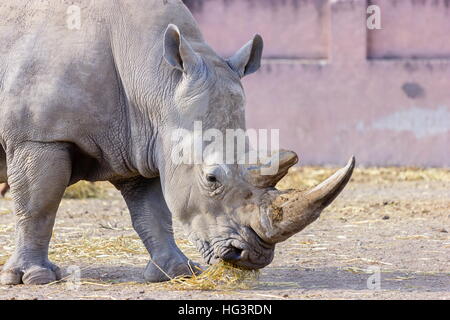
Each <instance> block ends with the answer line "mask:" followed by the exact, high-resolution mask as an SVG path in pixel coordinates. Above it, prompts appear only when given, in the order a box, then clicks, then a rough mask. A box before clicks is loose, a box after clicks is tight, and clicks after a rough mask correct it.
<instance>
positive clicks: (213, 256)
mask: <svg viewBox="0 0 450 320" xmlns="http://www.w3.org/2000/svg"><path fill="white" fill-rule="evenodd" d="M194 243H195V244H196V246H197V249H198V250H199V251H200V253H201V255H202V256H203V259H204V260H205V262H206V263H207V264H209V265H213V264H217V263H219V262H220V261H225V262H228V263H231V264H233V265H236V266H238V267H241V268H245V269H261V268H264V267H265V266H267V265H268V264H270V263H271V262H272V260H273V256H274V249H275V245H273V244H269V243H266V242H265V241H264V240H262V239H261V238H260V237H259V236H258V235H257V234H256V232H254V231H253V230H252V229H251V228H249V227H243V228H242V229H241V230H240V232H239V235H238V234H237V233H236V234H233V236H232V239H215V240H213V241H211V242H209V241H202V240H197V241H195V242H194Z"/></svg>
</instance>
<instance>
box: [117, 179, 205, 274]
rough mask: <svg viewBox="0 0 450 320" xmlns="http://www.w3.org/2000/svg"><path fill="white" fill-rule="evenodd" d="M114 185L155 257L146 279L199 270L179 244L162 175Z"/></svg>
mask: <svg viewBox="0 0 450 320" xmlns="http://www.w3.org/2000/svg"><path fill="white" fill-rule="evenodd" d="M114 185H115V186H116V187H117V189H119V190H120V191H121V193H122V195H123V197H124V199H125V201H126V203H127V206H128V209H129V210H130V214H131V220H132V223H133V227H134V229H135V230H136V232H137V233H138V234H139V237H140V238H141V239H142V241H143V242H144V245H145V247H146V248H147V251H148V252H149V254H150V257H151V260H150V262H149V263H148V265H147V267H146V269H145V272H144V278H145V280H147V281H150V282H161V281H167V280H169V279H170V278H175V277H178V276H191V275H192V273H193V272H197V271H198V267H197V265H196V264H195V263H193V262H192V261H190V260H189V259H188V258H187V257H186V256H185V255H184V254H183V253H182V252H181V250H180V249H179V248H178V246H177V245H176V243H175V240H174V236H173V229H172V214H171V212H170V210H169V208H168V207H167V205H166V201H165V200H164V196H163V193H162V190H161V183H160V180H159V178H155V179H144V178H135V179H132V180H128V181H126V182H120V183H114Z"/></svg>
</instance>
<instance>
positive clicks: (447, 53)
mask: <svg viewBox="0 0 450 320" xmlns="http://www.w3.org/2000/svg"><path fill="white" fill-rule="evenodd" d="M185 2H186V3H187V4H188V6H189V7H190V8H191V10H192V11H193V13H194V15H195V16H196V18H197V20H198V22H199V24H200V26H201V29H202V30H203V32H204V34H205V37H206V39H207V41H208V42H209V43H210V44H211V45H212V46H213V47H214V48H215V49H216V50H217V51H218V52H219V53H221V54H223V55H224V56H228V55H230V54H231V53H233V52H234V51H235V50H237V49H238V48H239V47H241V46H242V45H243V44H244V43H246V42H247V41H248V40H249V39H250V38H251V37H252V35H253V34H255V33H259V34H261V35H262V36H263V37H264V39H265V44H266V49H265V60H264V64H263V67H262V68H261V70H260V71H259V72H258V73H257V74H256V75H253V76H250V77H248V78H246V79H245V80H244V85H245V87H246V91H247V97H248V107H247V110H248V111H247V116H248V126H249V128H277V129H281V132H280V135H281V145H282V146H283V147H286V148H292V149H294V150H296V151H297V152H298V153H299V155H300V158H301V159H302V160H301V161H302V163H303V164H342V163H343V162H345V161H346V160H347V159H348V158H349V156H350V155H351V154H355V155H356V157H357V159H358V162H359V163H360V164H365V165H412V166H445V167H450V1H448V0H420V1H418V0H372V1H366V0H333V1H327V0H185ZM370 4H376V5H379V6H380V8H381V18H382V28H383V29H382V30H373V31H370V30H368V29H367V28H366V19H367V13H366V9H367V6H368V5H370Z"/></svg>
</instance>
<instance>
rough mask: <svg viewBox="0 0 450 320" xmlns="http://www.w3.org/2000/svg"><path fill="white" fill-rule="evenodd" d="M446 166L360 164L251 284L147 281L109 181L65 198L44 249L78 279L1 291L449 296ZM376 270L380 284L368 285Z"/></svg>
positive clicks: (2, 214) (126, 295)
mask: <svg viewBox="0 0 450 320" xmlns="http://www.w3.org/2000/svg"><path fill="white" fill-rule="evenodd" d="M328 171H330V170H328V169H320V168H313V169H310V170H309V171H308V172H306V171H296V172H294V173H293V174H291V176H290V179H291V180H292V179H294V180H295V179H301V177H302V174H303V175H305V181H312V182H311V184H313V183H314V182H315V178H317V177H319V176H321V175H322V174H328V173H329V172H328ZM449 173H450V171H449V170H444V171H439V170H438V171H432V172H431V173H430V172H429V171H428V172H426V174H422V172H419V171H418V172H415V173H414V175H413V176H410V175H408V174H406V175H405V174H398V172H397V173H396V174H394V175H391V174H390V172H389V170H386V171H382V172H381V173H380V171H376V172H375V173H373V172H371V171H364V170H360V172H359V173H357V175H356V177H355V179H353V180H352V182H351V183H350V184H349V186H348V188H347V189H346V190H345V191H344V192H343V194H342V195H341V196H340V197H339V198H338V199H337V200H336V201H335V203H334V204H333V205H332V206H331V207H330V208H328V209H327V210H326V211H325V212H324V213H323V214H322V217H321V218H320V219H319V220H318V221H316V222H315V223H314V224H312V225H311V226H309V227H308V228H307V229H305V230H303V231H302V232H301V233H299V234H297V235H296V236H294V237H292V238H291V239H289V240H288V241H286V242H284V243H282V244H279V245H278V246H277V250H276V256H275V259H274V261H273V263H272V264H271V265H270V266H268V267H266V268H265V269H263V270H262V271H261V274H260V279H259V282H257V283H254V284H253V285H252V286H251V287H250V288H248V289H219V290H212V291H200V290H186V288H185V287H180V286H177V285H174V284H146V283H144V282H143V279H142V272H143V269H144V267H145V265H146V263H147V261H148V256H147V254H146V252H145V250H144V248H143V246H142V244H141V242H140V240H139V239H138V238H137V236H136V234H135V232H134V231H133V230H132V228H131V223H130V218H129V215H128V212H127V209H126V206H125V204H124V202H123V201H122V199H121V198H120V195H119V194H118V193H117V192H115V190H113V189H108V190H107V195H106V196H104V197H102V199H87V200H67V199H65V200H63V203H62V205H61V208H60V211H59V213H58V218H57V224H56V227H55V231H54V237H53V240H52V244H51V249H50V257H51V259H52V260H53V261H54V262H56V263H57V264H58V265H59V266H60V267H61V268H62V270H63V271H64V272H65V273H66V274H67V272H68V271H70V270H77V269H76V268H79V270H80V274H81V282H80V283H79V285H73V283H72V281H62V282H60V283H56V284H50V285H46V286H35V287H33V286H23V285H22V286H0V299H450V263H449V262H450V236H449V232H450V179H449V176H450V174H449ZM295 175H296V176H295ZM297 176H298V177H299V178H298V177H297ZM306 176H307V177H306ZM380 177H381V178H380ZM386 177H387V178H386ZM307 178H308V179H309V180H307ZM288 180H289V178H288ZM11 211H12V202H11V201H10V200H8V199H6V200H0V265H1V264H3V263H4V261H5V259H6V258H7V256H8V254H9V253H10V252H11V250H12V246H13V244H12V240H13V233H14V215H13V214H12V213H11ZM175 231H176V237H177V242H178V243H179V245H180V247H181V248H182V249H183V251H184V252H185V253H186V254H187V255H188V256H190V257H191V258H193V259H194V260H196V261H201V259H200V257H199V256H198V254H197V253H196V251H195V249H194V248H193V247H192V246H191V245H190V244H189V243H187V241H185V240H184V238H183V233H182V232H181V230H180V228H179V226H178V225H177V224H176V223H175ZM377 270H378V271H379V272H380V273H379V279H380V282H379V284H380V286H379V288H376V286H375V288H374V287H373V286H372V287H371V288H369V287H370V286H369V287H368V284H367V283H368V280H369V279H374V278H375V279H376V277H377V273H376V272H377ZM374 272H375V274H374ZM77 284H78V283H77Z"/></svg>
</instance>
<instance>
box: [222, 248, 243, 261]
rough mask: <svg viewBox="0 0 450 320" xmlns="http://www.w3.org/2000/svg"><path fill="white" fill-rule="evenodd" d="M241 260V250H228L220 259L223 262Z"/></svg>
mask: <svg viewBox="0 0 450 320" xmlns="http://www.w3.org/2000/svg"><path fill="white" fill-rule="evenodd" d="M241 258H242V249H238V248H229V249H228V250H227V251H226V252H225V253H224V254H223V255H222V259H223V260H225V261H229V262H233V261H237V260H240V259H241Z"/></svg>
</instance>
